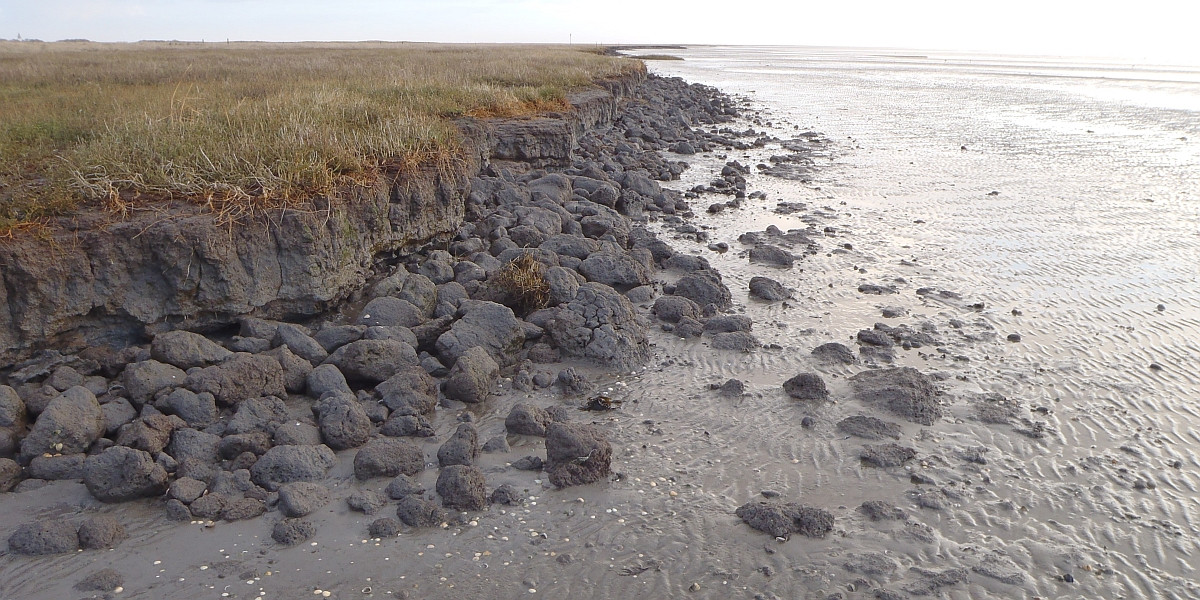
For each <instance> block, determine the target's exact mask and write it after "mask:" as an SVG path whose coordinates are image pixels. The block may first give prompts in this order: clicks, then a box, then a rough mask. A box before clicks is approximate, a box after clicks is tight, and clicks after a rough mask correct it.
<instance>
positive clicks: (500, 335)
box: [435, 300, 525, 366]
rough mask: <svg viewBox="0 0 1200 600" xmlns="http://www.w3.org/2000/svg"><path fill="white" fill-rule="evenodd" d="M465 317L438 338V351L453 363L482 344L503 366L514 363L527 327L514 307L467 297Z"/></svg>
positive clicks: (446, 362)
mask: <svg viewBox="0 0 1200 600" xmlns="http://www.w3.org/2000/svg"><path fill="white" fill-rule="evenodd" d="M459 312H461V313H463V316H462V318H460V319H459V320H457V321H455V322H454V324H453V325H451V326H450V330H449V331H447V332H445V333H443V334H441V335H440V336H438V338H437V342H436V344H435V345H436V347H437V351H438V355H439V356H441V357H442V359H443V362H444V363H445V364H447V365H450V364H452V363H454V362H455V361H457V360H458V359H459V358H460V357H461V356H462V355H464V354H466V353H467V350H469V349H471V348H473V347H479V348H483V349H484V350H486V351H487V353H488V354H489V355H490V356H491V357H492V360H494V361H496V363H497V364H499V365H501V366H505V365H509V364H512V363H513V362H514V361H515V360H516V355H517V353H518V352H519V351H520V350H521V346H522V345H523V344H524V343H525V329H524V328H523V327H522V326H521V320H520V319H518V318H517V316H516V315H515V314H514V313H513V311H512V309H511V308H509V307H507V306H504V305H503V304H497V303H495V302H486V301H476V300H468V301H463V302H462V304H461V305H460V307H459Z"/></svg>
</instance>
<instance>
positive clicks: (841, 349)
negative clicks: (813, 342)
mask: <svg viewBox="0 0 1200 600" xmlns="http://www.w3.org/2000/svg"><path fill="white" fill-rule="evenodd" d="M812 355H813V358H816V359H817V360H819V361H821V362H823V363H826V364H842V365H849V364H853V363H856V362H858V358H857V357H855V356H854V351H853V350H851V349H850V348H848V347H847V346H846V345H845V344H839V343H837V342H829V343H826V344H821V345H820V346H817V347H816V348H813V351H812Z"/></svg>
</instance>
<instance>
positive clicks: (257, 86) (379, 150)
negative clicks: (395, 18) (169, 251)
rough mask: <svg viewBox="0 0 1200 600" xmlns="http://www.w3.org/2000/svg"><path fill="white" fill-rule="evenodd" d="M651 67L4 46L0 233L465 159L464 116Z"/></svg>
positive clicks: (276, 200)
mask: <svg viewBox="0 0 1200 600" xmlns="http://www.w3.org/2000/svg"><path fill="white" fill-rule="evenodd" d="M642 69H644V67H643V66H642V64H641V63H640V62H638V61H634V60H629V59H618V58H612V57H605V56H601V55H599V54H597V53H596V52H595V51H594V50H592V49H588V50H587V51H579V49H575V48H567V47H561V46H515V45H465V44H464V45H445V44H411V43H353V44H337V43H324V44H315V43H305V44H268V43H234V44H202V43H178V42H139V43H136V44H100V43H90V42H57V43H36V42H0V107H3V110H0V232H4V231H9V232H10V233H11V230H12V228H13V227H15V226H19V225H21V224H25V223H35V222H41V221H44V220H45V219H47V218H50V217H54V216H59V215H64V214H69V213H71V212H72V211H75V210H78V209H79V208H81V207H84V206H93V207H98V208H103V209H104V210H108V211H110V212H112V213H113V214H116V215H119V216H129V215H130V214H132V213H133V212H135V211H138V210H141V209H144V208H146V207H148V206H153V205H154V204H156V203H160V202H162V201H164V200H186V201H189V202H192V203H196V204H199V205H202V206H205V207H207V208H211V209H212V210H214V211H216V212H218V213H222V214H225V215H237V214H241V213H244V212H246V211H251V212H252V211H254V210H258V209H261V208H269V207H277V206H282V205H285V204H287V203H289V202H291V201H294V200H297V199H304V198H311V197H312V196H314V195H322V194H330V193H332V192H334V191H335V190H336V189H338V188H339V187H342V186H347V185H356V184H366V183H369V182H371V181H374V180H375V178H377V177H378V176H379V173H380V172H381V170H383V169H385V168H390V167H394V166H395V165H404V164H409V165H411V164H413V163H414V162H422V161H429V160H433V161H446V160H451V159H452V158H453V157H454V156H455V155H456V153H457V151H458V147H457V137H456V136H457V130H456V128H455V127H454V125H453V123H452V121H453V119H456V118H460V117H512V116H520V115H526V114H532V113H537V112H543V111H548V110H563V109H565V108H567V107H568V104H567V100H566V96H567V93H568V92H569V91H570V90H572V89H577V88H580V87H583V86H586V85H588V84H590V83H591V82H594V81H595V80H597V79H602V78H608V77H616V76H621V75H624V74H628V73H630V72H634V71H639V70H642Z"/></svg>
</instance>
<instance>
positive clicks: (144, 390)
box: [121, 360, 187, 406]
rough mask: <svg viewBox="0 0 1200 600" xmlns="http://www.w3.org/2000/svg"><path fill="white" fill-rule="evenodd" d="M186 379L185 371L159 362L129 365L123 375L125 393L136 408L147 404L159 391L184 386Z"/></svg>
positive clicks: (150, 361) (152, 361)
mask: <svg viewBox="0 0 1200 600" xmlns="http://www.w3.org/2000/svg"><path fill="white" fill-rule="evenodd" d="M186 379H187V374H186V373H184V372H183V369H180V368H179V367H176V366H173V365H168V364H166V363H161V362H158V361H157V360H144V361H141V362H136V363H129V364H128V365H126V367H125V370H124V371H123V372H122V373H121V383H122V384H124V386H125V393H126V394H128V395H129V400H130V401H131V402H133V404H134V405H135V406H141V405H143V404H145V403H146V402H147V401H148V400H150V399H151V398H153V397H154V394H156V393H158V391H159V390H162V389H164V388H168V387H175V386H180V385H183V384H184V381H185V380H186Z"/></svg>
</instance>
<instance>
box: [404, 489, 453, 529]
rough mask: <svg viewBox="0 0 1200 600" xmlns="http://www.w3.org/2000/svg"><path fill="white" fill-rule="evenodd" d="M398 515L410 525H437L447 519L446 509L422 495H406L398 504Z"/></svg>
mask: <svg viewBox="0 0 1200 600" xmlns="http://www.w3.org/2000/svg"><path fill="white" fill-rule="evenodd" d="M396 517H397V518H399V519H400V520H401V521H402V522H403V523H404V524H405V525H408V526H409V527H436V526H438V525H440V524H441V523H442V522H443V521H445V520H446V511H444V510H442V508H441V507H440V506H438V505H437V504H434V503H433V502H430V501H429V500H426V499H425V498H422V497H421V496H416V495H413V496H405V497H403V498H401V499H400V503H399V505H398V506H396Z"/></svg>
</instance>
